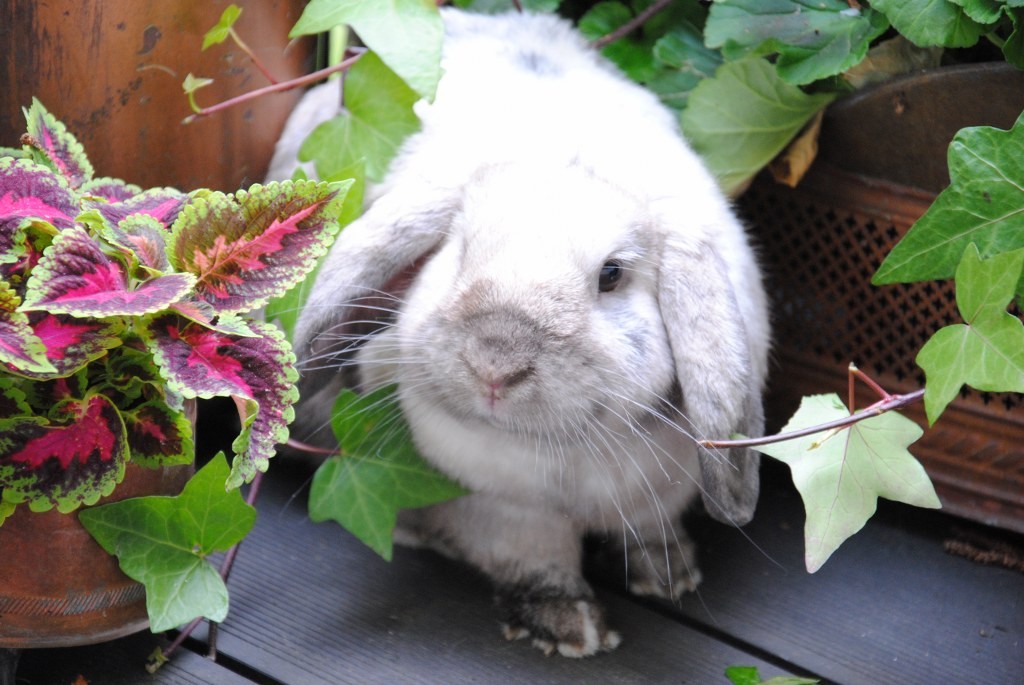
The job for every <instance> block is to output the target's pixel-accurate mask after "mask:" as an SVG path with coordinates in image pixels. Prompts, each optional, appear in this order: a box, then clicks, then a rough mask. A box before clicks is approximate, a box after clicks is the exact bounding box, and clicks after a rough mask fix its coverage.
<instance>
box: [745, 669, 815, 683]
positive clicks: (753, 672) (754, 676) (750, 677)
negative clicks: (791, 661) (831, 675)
mask: <svg viewBox="0 0 1024 685" xmlns="http://www.w3.org/2000/svg"><path fill="white" fill-rule="evenodd" d="M725 677H726V678H728V679H729V681H730V682H731V683H732V685H817V683H820V682H821V681H820V680H815V679H813V678H793V677H788V676H779V677H776V678H772V679H771V680H761V674H760V673H758V671H757V667H756V666H730V667H729V668H727V669H725Z"/></svg>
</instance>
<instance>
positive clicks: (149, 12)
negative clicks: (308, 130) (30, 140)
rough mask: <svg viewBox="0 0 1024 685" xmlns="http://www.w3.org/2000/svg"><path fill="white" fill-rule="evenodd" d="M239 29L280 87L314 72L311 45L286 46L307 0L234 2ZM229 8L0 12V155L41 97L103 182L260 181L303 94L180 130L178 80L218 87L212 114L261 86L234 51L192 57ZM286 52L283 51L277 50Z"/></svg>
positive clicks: (179, 3)
mask: <svg viewBox="0 0 1024 685" xmlns="http://www.w3.org/2000/svg"><path fill="white" fill-rule="evenodd" d="M234 2H235V4H237V5H239V6H241V7H242V8H243V12H242V16H241V18H240V19H239V22H238V23H237V24H236V30H237V31H238V32H239V34H240V35H242V37H243V39H244V40H245V41H246V43H247V44H249V45H250V47H251V48H252V49H253V50H254V51H255V52H256V53H257V54H258V55H259V57H260V58H261V59H262V60H264V61H265V62H266V64H267V66H268V67H269V69H270V71H271V72H272V73H273V74H275V75H276V76H277V78H278V79H279V80H283V79H286V78H291V77H294V76H298V75H301V74H305V73H308V72H309V71H310V66H311V61H310V50H309V48H310V43H309V42H308V41H307V42H298V43H296V44H294V45H291V46H289V45H288V38H287V34H288V29H289V28H290V27H291V26H292V24H294V23H295V21H296V20H297V19H298V16H299V14H300V13H301V10H302V7H303V6H304V5H305V2H304V0H258V1H254V0H234ZM229 4H230V2H229V1H228V0H82V1H80V2H30V1H28V0H17V1H12V2H2V3H0V45H3V49H4V54H5V58H4V59H3V60H0V83H3V84H4V85H3V88H0V146H8V147H16V146H18V144H19V143H18V139H19V136H20V135H21V133H22V132H23V131H24V130H25V122H24V118H23V116H22V113H21V108H22V107H27V106H29V105H30V104H31V103H32V98H33V96H34V97H37V98H39V99H40V100H41V101H42V103H43V104H44V105H45V106H46V108H47V109H49V110H50V112H52V113H53V114H54V115H55V116H56V117H57V118H58V119H60V120H62V121H63V122H64V123H65V124H66V125H67V126H68V127H69V128H70V129H71V131H72V133H74V134H75V135H76V136H77V137H78V138H79V140H80V141H81V142H82V144H83V145H84V147H85V150H86V153H87V154H88V155H89V158H90V159H91V160H92V163H93V166H94V167H95V168H96V172H97V175H99V176H114V177H120V178H124V179H125V180H126V181H129V182H131V183H135V184H137V185H140V186H142V187H156V186H174V187H177V188H180V189H182V190H186V191H188V190H194V189H196V188H199V187H211V188H215V189H219V190H225V191H231V190H235V189H236V188H238V187H240V186H242V185H248V184H251V183H254V182H257V181H260V180H262V178H263V175H264V173H265V172H266V165H267V163H268V162H269V160H270V155H271V152H272V150H273V145H274V142H275V141H276V140H277V138H278V136H279V135H280V132H281V129H282V128H283V126H284V121H285V118H286V117H287V116H288V113H289V112H290V111H291V108H292V106H293V105H294V103H295V102H296V100H297V98H298V97H299V94H300V93H299V92H298V91H293V92H290V93H284V94H278V95H272V96H268V97H265V98H262V99H260V100H259V101H257V102H255V103H250V104H246V105H244V106H241V107H237V108H234V109H232V110H229V111H227V112H224V113H222V114H219V115H217V116H214V117H207V118H205V119H202V120H199V121H196V122H194V123H192V124H189V125H187V126H183V125H182V123H181V122H182V120H183V119H184V118H185V117H186V116H187V115H189V114H190V113H191V110H190V109H189V106H188V101H187V99H186V97H185V95H184V94H183V92H182V88H181V83H182V81H184V79H185V76H186V75H187V74H188V73H190V72H191V73H194V74H195V75H196V76H202V77H208V78H213V79H214V84H213V85H211V86H209V87H207V88H204V89H203V90H201V91H200V92H199V93H198V94H197V100H198V101H199V102H200V104H202V105H211V104H214V103H216V102H218V101H221V100H224V99H226V98H228V97H232V96H235V95H238V94H241V93H243V92H246V91H248V90H251V89H253V88H257V87H261V86H264V85H267V81H266V80H265V79H264V77H263V76H262V75H261V74H260V73H259V72H258V71H257V70H256V69H255V68H253V67H252V65H251V62H250V60H249V58H248V57H247V56H246V55H245V54H244V53H243V52H242V51H241V50H240V49H238V48H237V47H236V46H235V45H234V44H232V43H230V42H226V43H222V44H220V45H215V46H212V47H210V48H209V49H208V50H206V51H205V52H202V51H200V48H201V46H202V40H203V34H204V33H206V31H207V30H208V29H210V28H211V27H212V26H213V25H214V24H216V23H217V20H218V19H219V17H220V14H221V12H223V11H224V8H225V7H227V6H228V5H229ZM286 47H287V49H285V48H286Z"/></svg>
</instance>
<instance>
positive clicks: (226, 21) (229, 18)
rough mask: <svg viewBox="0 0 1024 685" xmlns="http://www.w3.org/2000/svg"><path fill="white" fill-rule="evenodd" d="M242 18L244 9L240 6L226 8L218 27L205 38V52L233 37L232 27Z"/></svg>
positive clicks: (232, 5) (211, 30)
mask: <svg viewBox="0 0 1024 685" xmlns="http://www.w3.org/2000/svg"><path fill="white" fill-rule="evenodd" d="M240 16H242V8H241V7H239V6H238V5H235V4H231V5H228V6H227V7H226V8H224V12H222V13H221V15H220V20H219V21H218V22H217V24H216V26H214V27H213V28H211V29H210V30H209V31H207V32H206V35H204V36H203V47H202V49H203V50H205V49H206V48H208V47H210V46H211V45H217V44H218V43H223V42H224V41H225V40H227V38H228V36H230V35H231V27H233V26H234V25H235V22H236V21H238V18H239V17H240Z"/></svg>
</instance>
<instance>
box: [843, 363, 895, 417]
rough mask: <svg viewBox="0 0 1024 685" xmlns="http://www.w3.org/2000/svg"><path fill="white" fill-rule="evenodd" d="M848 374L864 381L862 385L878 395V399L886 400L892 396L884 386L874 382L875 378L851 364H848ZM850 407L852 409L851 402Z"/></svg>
mask: <svg viewBox="0 0 1024 685" xmlns="http://www.w3.org/2000/svg"><path fill="white" fill-rule="evenodd" d="M850 376H851V377H856V378H858V379H859V380H860V381H861V382H862V383H864V385H866V386H868V387H869V388H871V389H872V390H874V391H875V394H876V395H878V397H879V399H881V400H887V399H889V398H890V397H892V395H891V394H889V393H888V392H887V391H886V390H885V388H883V387H882V386H881V385H879V384H878V383H876V382H875V379H873V378H872V377H871V376H869V375H867V374H866V373H864V372H863V371H861V370H860V369H858V368H857V367H856V366H854V365H853V364H850ZM850 409H851V411H852V410H853V403H852V402H851V403H850Z"/></svg>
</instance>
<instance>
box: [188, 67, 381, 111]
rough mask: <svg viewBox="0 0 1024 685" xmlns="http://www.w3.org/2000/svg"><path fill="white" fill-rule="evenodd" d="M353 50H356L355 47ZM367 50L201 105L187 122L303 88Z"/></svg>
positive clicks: (337, 70) (343, 68)
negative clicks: (312, 69) (307, 71)
mask: <svg viewBox="0 0 1024 685" xmlns="http://www.w3.org/2000/svg"><path fill="white" fill-rule="evenodd" d="M353 51H355V50H354V49H353ZM365 52H366V51H365V50H363V49H359V50H358V52H356V54H354V55H352V56H351V57H349V58H347V59H345V60H343V61H341V62H338V63H337V64H335V65H332V66H329V67H326V68H324V69H320V70H319V71H314V72H313V73H311V74H306V75H305V76H300V77H299V78H293V79H289V80H287V81H281V82H280V83H273V84H271V85H269V86H264V87H263V88H257V89H256V90H250V91H249V92H248V93H242V94H241V95H238V96H236V97H233V98H229V99H227V100H224V101H223V102H218V103H217V104H216V105H211V106H209V107H201V108H200V109H199V111H198V112H196V113H195V114H192V115H189V116H187V117H185V123H190V122H192V121H194V120H195V119H196V118H197V117H203V116H208V115H210V114H215V113H217V112H221V111H223V110H225V109H228V108H230V107H234V106H235V105H240V104H242V103H243V102H248V101H249V100H255V99H256V98H259V97H263V96H264V95H268V94H270V93H283V92H285V91H288V90H292V89H293V88H301V87H302V86H307V85H309V84H311V83H316V82H317V81H320V80H322V79H325V78H327V77H328V76H330V75H331V74H333V73H335V72H339V71H344V70H345V69H348V68H349V67H351V66H352V65H353V64H355V63H356V60H358V59H359V58H360V57H362V56H363V54H364V53H365Z"/></svg>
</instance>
